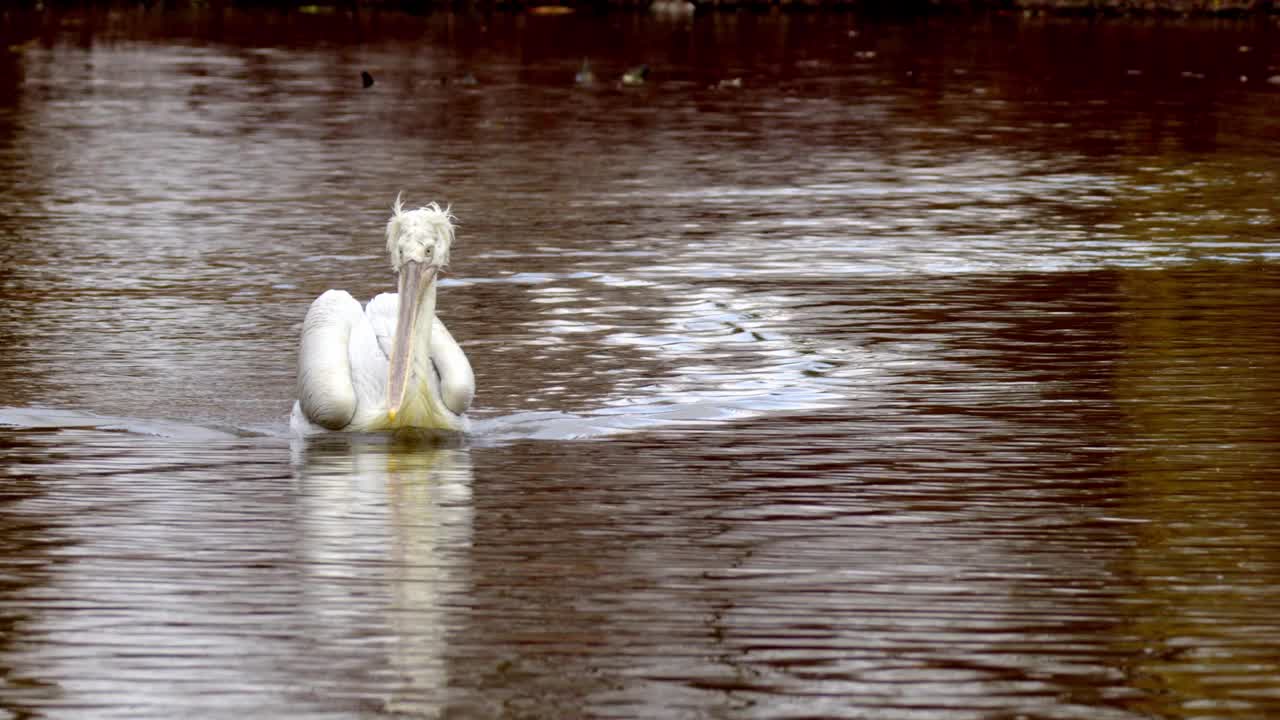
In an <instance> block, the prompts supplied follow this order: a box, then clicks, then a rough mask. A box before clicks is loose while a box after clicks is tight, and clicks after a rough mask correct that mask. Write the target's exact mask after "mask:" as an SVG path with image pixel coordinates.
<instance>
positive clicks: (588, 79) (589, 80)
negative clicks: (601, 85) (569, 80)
mask: <svg viewBox="0 0 1280 720" xmlns="http://www.w3.org/2000/svg"><path fill="white" fill-rule="evenodd" d="M573 84H574V85H578V86H580V87H591V86H592V85H595V84H596V74H595V73H593V72H591V61H590V60H588V59H587V58H582V67H581V68H580V69H579V70H578V74H577V75H574V76H573Z"/></svg>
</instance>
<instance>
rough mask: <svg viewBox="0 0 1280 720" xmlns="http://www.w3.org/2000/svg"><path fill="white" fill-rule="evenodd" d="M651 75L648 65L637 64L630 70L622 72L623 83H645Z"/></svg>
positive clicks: (631, 84)
mask: <svg viewBox="0 0 1280 720" xmlns="http://www.w3.org/2000/svg"><path fill="white" fill-rule="evenodd" d="M648 77H649V66H648V65H637V66H635V67H633V68H631V69H630V70H628V71H626V72H624V73H622V80H621V82H622V84H623V85H629V86H635V85H643V84H644V81H645V79H646V78H648Z"/></svg>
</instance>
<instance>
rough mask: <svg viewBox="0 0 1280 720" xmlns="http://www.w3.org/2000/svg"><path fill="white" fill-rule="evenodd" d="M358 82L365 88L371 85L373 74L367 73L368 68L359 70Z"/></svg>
mask: <svg viewBox="0 0 1280 720" xmlns="http://www.w3.org/2000/svg"><path fill="white" fill-rule="evenodd" d="M360 84H361V85H362V86H364V87H367V88H368V87H373V76H372V75H370V74H369V71H368V70H361V71H360Z"/></svg>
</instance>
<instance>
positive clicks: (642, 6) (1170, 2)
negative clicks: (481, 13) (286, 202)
mask: <svg viewBox="0 0 1280 720" xmlns="http://www.w3.org/2000/svg"><path fill="white" fill-rule="evenodd" d="M685 1H686V0H656V2H655V0H176V1H175V0H132V1H127V2H122V1H121V0H101V1H95V0H52V1H49V0H18V1H17V2H13V3H10V4H7V5H6V8H5V9H4V10H3V11H0V22H3V20H4V18H5V17H6V16H7V15H10V14H11V13H14V12H17V13H30V12H36V13H44V12H50V13H60V12H74V11H83V10H89V9H115V10H129V9H133V10H146V11H159V12H164V11H170V10H204V11H209V10H213V11H219V10H223V9H258V10H261V9H275V10H280V11H282V12H300V13H305V14H330V13H353V12H354V13H358V12H361V11H399V12H408V13H413V14H419V13H429V12H438V11H448V10H492V11H506V12H524V11H528V10H532V9H535V8H541V9H546V8H547V7H565V8H569V9H572V10H574V11H585V12H616V11H624V12H626V11H646V10H648V9H649V8H650V7H651V6H652V5H655V4H664V5H668V6H673V5H676V4H682V3H683V2H685ZM691 4H692V5H693V6H695V8H696V10H694V12H708V11H738V10H746V11H757V12H770V11H802V12H803V11H818V12H824V11H838V12H856V13H870V14H876V15H893V16H928V15H934V14H956V13H966V14H968V13H974V14H987V13H997V14H1016V15H1022V16H1028V17H1038V16H1047V17H1084V18H1135V19H1142V18H1235V19H1244V18H1251V17H1276V18H1280V1H1278V0H1027V1H1025V2H1021V1H1019V0H692V3H691Z"/></svg>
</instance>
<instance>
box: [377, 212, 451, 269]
mask: <svg viewBox="0 0 1280 720" xmlns="http://www.w3.org/2000/svg"><path fill="white" fill-rule="evenodd" d="M452 245H453V214H452V213H450V212H449V208H448V207H444V208H441V207H440V206H439V205H437V204H436V203H430V204H428V205H427V206H426V207H420V208H418V209H417V210H409V211H408V212H406V211H405V210H404V204H403V203H402V202H401V201H400V196H399V195H396V202H395V204H394V205H392V206H391V219H390V220H388V221H387V253H388V254H390V255H391V269H392V270H395V271H396V272H399V271H400V268H401V267H403V266H404V264H405V263H406V262H408V261H410V260H413V261H415V262H420V263H426V264H430V265H436V266H438V267H444V266H445V265H448V264H449V248H450V247H451V246H452Z"/></svg>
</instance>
